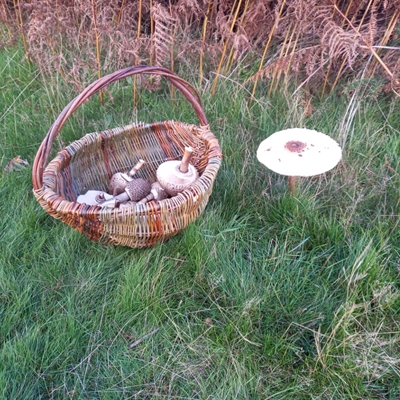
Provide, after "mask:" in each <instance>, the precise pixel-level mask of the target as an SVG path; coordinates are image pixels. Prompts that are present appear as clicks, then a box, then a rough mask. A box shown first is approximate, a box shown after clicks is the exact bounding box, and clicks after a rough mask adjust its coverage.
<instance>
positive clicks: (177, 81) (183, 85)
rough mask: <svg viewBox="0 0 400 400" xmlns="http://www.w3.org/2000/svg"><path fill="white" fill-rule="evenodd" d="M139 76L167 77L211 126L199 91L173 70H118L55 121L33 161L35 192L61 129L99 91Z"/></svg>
mask: <svg viewBox="0 0 400 400" xmlns="http://www.w3.org/2000/svg"><path fill="white" fill-rule="evenodd" d="M137 74H151V75H160V76H163V77H165V78H166V79H167V80H168V81H169V82H170V83H171V84H172V85H173V86H175V87H176V88H177V89H178V90H179V91H180V92H181V93H182V94H183V95H184V96H185V98H186V100H187V101H188V102H189V103H190V104H191V105H192V106H193V108H194V110H195V112H196V114H197V117H198V118H199V121H200V125H201V126H206V125H208V122H207V118H206V115H205V113H204V110H203V105H202V103H201V99H200V96H199V94H198V93H197V91H196V89H195V88H194V87H193V86H192V85H191V84H190V83H189V82H186V81H185V80H184V79H182V78H180V77H179V76H178V75H176V74H175V73H174V72H172V71H170V70H169V69H167V68H164V67H159V66H149V65H137V66H134V67H128V68H124V69H121V70H118V71H115V72H113V73H111V74H109V75H105V76H103V77H102V78H100V79H97V80H96V81H94V82H93V83H92V84H90V85H89V86H88V87H87V88H86V89H84V90H83V92H82V93H81V94H79V95H78V96H77V97H75V98H74V99H73V100H72V101H71V102H70V103H69V104H68V105H67V106H66V107H65V108H64V110H62V112H61V113H60V115H59V116H58V118H57V119H56V120H55V121H54V123H53V125H52V126H51V127H50V130H49V131H48V132H47V134H46V136H45V138H44V139H43V142H42V143H41V145H40V147H39V149H38V151H37V153H36V157H35V160H34V162H33V168H32V183H33V187H34V190H39V189H40V188H41V187H42V186H43V171H44V169H45V165H46V164H47V162H48V159H49V156H50V151H51V147H52V145H53V141H54V139H55V137H56V136H57V135H58V133H59V132H60V130H61V128H62V127H63V126H64V124H65V122H66V121H67V119H68V118H69V116H70V115H71V114H72V113H73V112H74V111H75V110H76V109H77V108H78V107H79V106H80V105H81V104H82V103H84V102H85V101H86V100H87V99H88V98H89V97H90V96H92V95H93V94H95V93H97V92H99V91H100V90H101V89H103V88H104V87H106V86H107V85H109V84H110V83H113V82H115V81H118V80H120V79H123V78H127V77H129V76H132V75H137Z"/></svg>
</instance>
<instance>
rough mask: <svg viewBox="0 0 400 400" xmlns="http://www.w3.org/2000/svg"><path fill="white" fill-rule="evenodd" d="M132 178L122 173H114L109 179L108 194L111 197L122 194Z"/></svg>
mask: <svg viewBox="0 0 400 400" xmlns="http://www.w3.org/2000/svg"><path fill="white" fill-rule="evenodd" d="M131 180H132V178H131V177H129V176H128V175H127V174H125V173H123V172H116V173H115V174H114V175H113V176H112V177H111V179H110V188H109V189H110V193H111V194H112V195H113V196H116V195H117V194H121V193H123V192H124V190H125V188H126V186H127V184H128V182H129V181H131Z"/></svg>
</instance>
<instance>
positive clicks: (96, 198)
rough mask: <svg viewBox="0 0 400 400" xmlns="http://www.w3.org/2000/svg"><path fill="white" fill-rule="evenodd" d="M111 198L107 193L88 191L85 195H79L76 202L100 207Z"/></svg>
mask: <svg viewBox="0 0 400 400" xmlns="http://www.w3.org/2000/svg"><path fill="white" fill-rule="evenodd" d="M111 197H112V196H111V195H109V194H108V193H104V192H101V191H99V190H88V191H87V192H86V193H85V194H81V195H79V196H78V197H77V199H76V201H77V202H78V203H85V204H87V205H89V206H101V205H102V203H103V202H104V201H106V200H109V199H111Z"/></svg>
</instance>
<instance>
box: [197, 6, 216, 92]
mask: <svg viewBox="0 0 400 400" xmlns="http://www.w3.org/2000/svg"><path fill="white" fill-rule="evenodd" d="M212 2H213V0H208V3H207V11H206V15H205V17H204V21H203V28H202V32H201V49H200V67H199V86H200V87H201V83H202V82H203V57H204V47H205V42H206V34H207V24H208V16H209V15H210V11H211V5H212Z"/></svg>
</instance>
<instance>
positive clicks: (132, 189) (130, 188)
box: [125, 178, 151, 201]
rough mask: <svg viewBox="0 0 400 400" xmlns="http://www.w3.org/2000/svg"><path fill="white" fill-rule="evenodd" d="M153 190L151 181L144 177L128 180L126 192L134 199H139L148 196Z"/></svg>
mask: <svg viewBox="0 0 400 400" xmlns="http://www.w3.org/2000/svg"><path fill="white" fill-rule="evenodd" d="M150 190H151V183H150V182H149V181H148V180H146V179H143V178H137V179H133V180H132V181H130V182H128V184H127V186H126V188H125V192H126V193H128V196H129V198H130V199H131V200H133V201H139V200H141V199H143V197H146V196H147V195H148V194H149V193H150Z"/></svg>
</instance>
